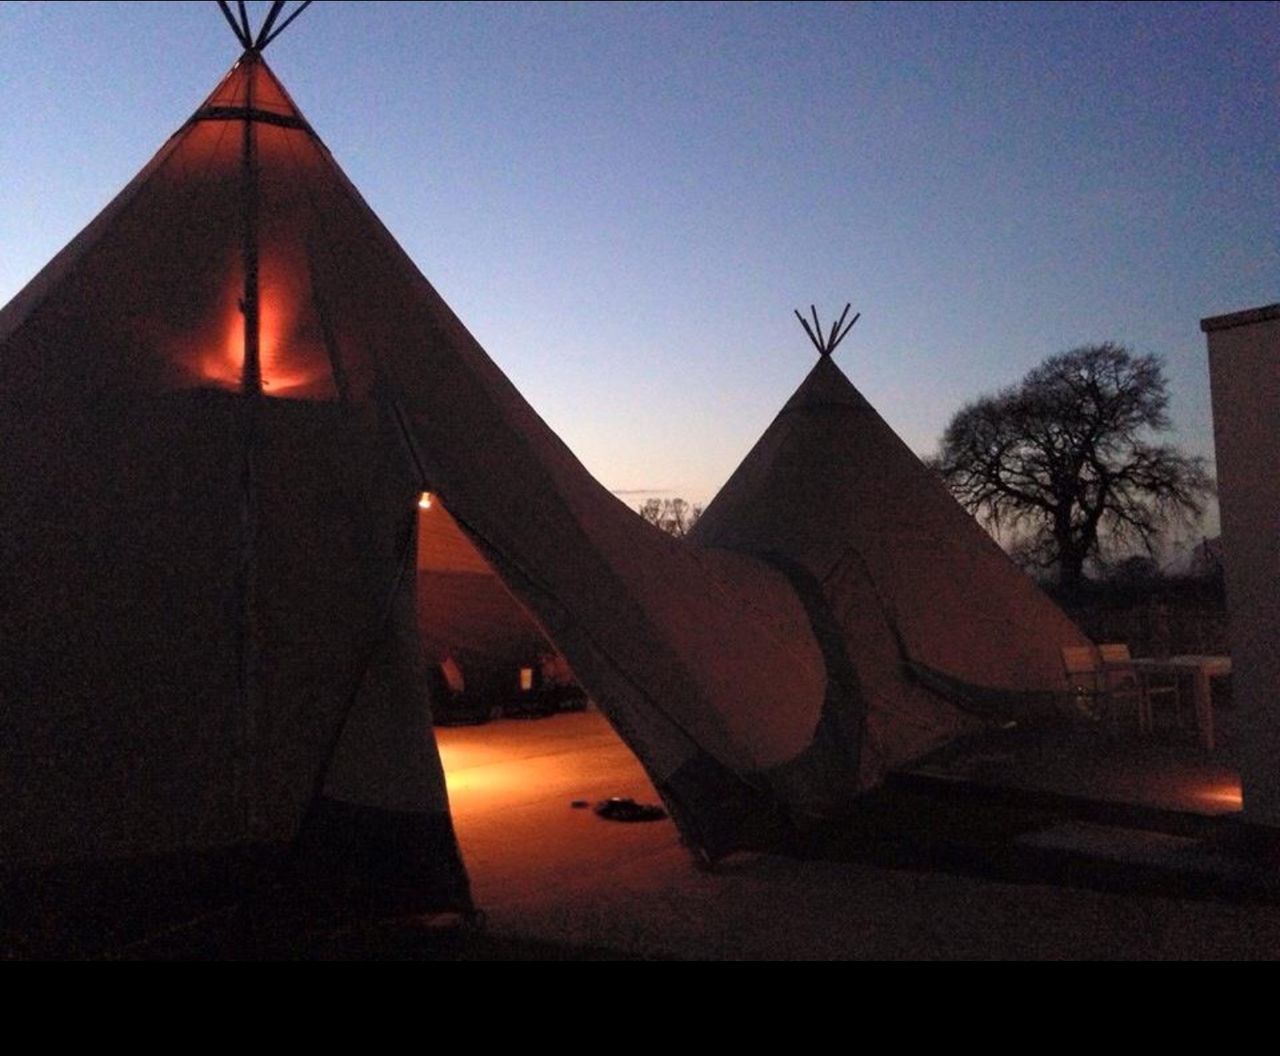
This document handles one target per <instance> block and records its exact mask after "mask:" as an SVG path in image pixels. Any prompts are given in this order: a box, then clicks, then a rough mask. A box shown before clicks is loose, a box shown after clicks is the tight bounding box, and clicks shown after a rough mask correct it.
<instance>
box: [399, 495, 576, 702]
mask: <svg viewBox="0 0 1280 1056" xmlns="http://www.w3.org/2000/svg"><path fill="white" fill-rule="evenodd" d="M417 611H418V626H419V628H420V629H421V632H422V644H423V651H424V654H425V656H424V659H425V660H426V662H427V663H428V664H436V665H439V664H442V663H443V662H445V660H446V659H452V660H453V661H454V662H455V663H456V664H457V666H458V667H459V669H460V670H461V672H462V673H463V675H464V676H465V679H466V685H467V691H468V694H469V695H470V696H471V697H472V699H473V700H474V701H475V704H474V705H473V706H474V707H478V708H479V709H480V712H478V713H477V714H476V715H472V716H471V717H482V716H483V715H484V714H487V713H488V710H489V708H491V707H502V706H505V705H509V704H511V703H513V702H515V701H516V699H517V695H518V693H519V690H520V682H519V675H520V671H521V670H522V669H525V668H529V669H531V670H532V669H536V667H537V665H538V661H539V659H540V658H541V657H542V656H543V655H544V654H547V653H551V652H554V646H553V645H552V644H551V643H550V642H549V641H548V640H547V637H546V635H545V634H543V633H542V631H541V629H540V628H539V627H538V625H537V624H536V623H534V621H533V620H532V619H531V618H530V616H529V614H528V613H527V612H526V611H525V610H524V608H523V607H522V606H521V605H520V603H519V602H518V601H517V600H516V599H515V598H514V597H512V595H511V592H510V591H509V590H507V588H506V585H505V584H504V583H503V582H502V579H501V577H500V576H498V574H497V573H496V572H494V570H493V568H492V566H491V565H490V564H489V562H488V561H486V560H485V559H484V556H483V555H482V554H481V553H480V552H479V551H478V550H477V549H476V548H475V547H474V546H473V545H472V544H471V542H470V541H469V540H468V539H467V537H466V536H465V535H464V534H463V532H462V530H461V529H460V528H459V527H458V525H457V522H456V521H454V519H453V518H452V517H451V516H450V515H449V511H448V510H446V509H445V506H444V502H443V501H442V500H441V499H440V498H439V496H436V495H431V494H429V493H428V494H424V495H423V497H422V498H421V500H420V501H419V503H418V564H417ZM434 703H435V708H436V716H437V718H439V711H440V702H438V701H437V702H434Z"/></svg>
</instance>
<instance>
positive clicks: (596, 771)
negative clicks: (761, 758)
mask: <svg viewBox="0 0 1280 1056" xmlns="http://www.w3.org/2000/svg"><path fill="white" fill-rule="evenodd" d="M439 734H440V741H441V750H442V754H443V757H444V760H445V765H446V769H447V771H448V774H449V787H450V797H451V800H452V805H453V810H454V816H455V819H456V824H457V830H458V835H459V839H460V841H461V844H462V848H463V854H464V856H465V858H466V861H467V864H468V867H469V869H470V871H471V876H472V882H473V885H474V892H475V896H476V900H477V903H478V904H479V905H480V906H481V907H482V908H483V910H484V911H485V913H486V914H487V918H488V936H489V938H490V939H491V940H492V941H495V942H499V943H511V944H513V945H512V948H516V947H518V946H519V945H520V944H526V945H527V946H528V947H529V948H530V949H544V950H545V949H554V950H561V951H566V952H568V951H571V950H574V949H581V950H593V951H597V952H599V951H604V952H605V953H606V954H607V953H614V954H617V955H620V956H640V957H677V958H837V957H872V958H893V957H927V958H947V957H983V958H985V957H1072V958H1102V957H1180V958H1187V957H1265V958H1271V957H1275V956H1277V955H1280V890H1278V889H1277V886H1276V884H1275V882H1274V881H1273V880H1272V879H1271V876H1272V870H1271V867H1270V866H1269V865H1266V864H1265V863H1261V862H1260V860H1259V859H1257V858H1256V857H1254V858H1250V859H1248V860H1247V861H1246V862H1244V863H1243V864H1242V860H1241V859H1240V858H1239V856H1238V855H1237V854H1236V853H1235V852H1234V851H1231V852H1229V853H1228V852H1227V851H1224V849H1223V847H1222V846H1221V841H1219V840H1217V839H1215V838H1214V836H1213V833H1212V832H1209V835H1208V838H1206V833H1205V831H1199V830H1197V829H1196V828H1195V825H1192V826H1191V827H1190V828H1188V827H1187V826H1186V825H1185V824H1182V822H1181V821H1180V820H1179V819H1185V818H1186V817H1187V815H1186V814H1185V811H1186V810H1187V809H1188V808H1189V809H1193V810H1195V811H1198V812H1202V813H1203V814H1204V815H1206V816H1207V815H1210V814H1212V813H1215V812H1216V813H1222V812H1223V811H1224V810H1226V811H1231V810H1233V809H1234V808H1235V807H1236V806H1237V804H1238V800H1236V799H1235V798H1234V797H1236V796H1238V786H1236V785H1234V784H1233V781H1234V777H1233V775H1232V773H1231V771H1230V768H1229V767H1226V766H1223V765H1222V764H1220V763H1216V762H1212V761H1210V760H1207V759H1206V758H1205V757H1203V756H1200V755H1199V754H1198V753H1197V752H1196V751H1195V750H1194V749H1188V748H1185V747H1182V746H1177V745H1173V746H1164V747H1160V746H1157V748H1155V749H1154V750H1149V749H1147V748H1144V749H1142V750H1141V751H1139V752H1138V753H1137V755H1138V757H1139V758H1145V759H1147V760H1148V762H1147V763H1146V764H1144V765H1145V766H1146V771H1145V772H1146V777H1145V778H1142V777H1141V776H1140V774H1139V776H1135V771H1134V768H1133V767H1132V766H1129V767H1128V769H1126V770H1124V771H1123V772H1121V771H1118V770H1117V767H1120V766H1122V765H1124V764H1125V760H1126V759H1128V760H1129V762H1130V763H1132V759H1133V757H1134V749H1133V748H1132V747H1131V746H1126V745H1124V744H1118V745H1114V744H1108V743H1107V742H1102V743H1101V749H1099V745H1098V743H1096V742H1091V743H1090V744H1085V745H1079V744H1077V745H1076V748H1075V749H1074V751H1075V754H1076V756H1077V757H1079V756H1080V755H1081V754H1082V752H1083V756H1084V757H1085V759H1086V760H1087V759H1088V758H1089V757H1090V755H1091V754H1093V755H1098V757H1097V758H1096V759H1093V760H1092V761H1089V762H1081V761H1080V758H1076V759H1075V760H1074V761H1072V760H1067V759H1065V758H1064V756H1065V755H1066V754H1070V753H1063V752H1062V751H1060V750H1059V748H1057V747H1055V746H1052V745H1047V744H1044V743H1036V744H1033V745H1031V746H1030V747H1028V745H1027V744H1026V743H1023V744H1021V745H1018V744H1009V743H1004V744H1000V745H997V746H996V747H995V748H994V749H990V748H989V749H987V750H986V751H985V754H984V752H982V751H979V752H971V753H969V754H968V755H967V756H964V755H961V756H956V757H954V758H952V759H950V760H944V761H943V762H942V763H940V764H938V765H936V766H935V767H933V768H932V771H931V772H929V773H926V774H925V775H924V776H923V777H922V778H920V779H915V778H912V779H907V780H906V781H904V782H901V783H899V784H898V785H896V786H895V787H894V788H893V789H892V790H890V792H888V793H886V794H884V795H882V796H880V797H873V798H872V799H871V800H869V805H868V807H867V808H866V812H865V814H864V815H863V817H862V820H861V822H860V823H855V824H854V825H853V826H852V829H851V833H852V834H851V835H850V833H846V834H845V838H844V839H843V840H834V841H830V842H828V843H827V844H826V845H825V846H818V847H816V848H815V850H814V852H813V854H814V857H811V858H809V859H808V860H798V859H794V858H785V857H780V856H768V855H761V856H751V857H745V856H744V857H742V858H741V859H740V860H735V861H731V862H729V863H727V864H726V865H724V866H723V867H721V868H720V869H718V870H717V871H715V872H707V871H703V870H701V869H699V868H697V867H696V866H695V865H694V863H693V860H692V858H691V857H690V856H689V855H688V854H687V853H686V852H685V851H684V849H683V848H681V846H680V845H679V841H678V838H677V835H676V832H675V829H674V826H673V825H672V824H671V823H670V822H667V821H664V822H657V823H651V824H629V825H628V824H619V823H611V822H607V821H603V820H601V819H599V818H597V817H595V815H594V814H593V813H591V812H590V811H589V810H581V809H574V808H573V807H572V805H571V804H572V803H573V801H575V800H585V801H588V802H590V803H592V804H594V803H595V802H596V801H598V800H600V799H603V798H605V797H607V796H611V795H624V796H633V797H635V798H636V799H638V800H646V801H656V796H655V795H654V793H653V791H652V789H651V787H650V786H649V784H648V782H647V780H646V778H645V775H644V773H643V771H642V770H641V769H640V767H639V765H638V764H637V763H636V761H635V760H634V758H633V757H632V756H631V755H630V753H629V752H628V751H627V749H626V748H625V747H624V746H623V745H622V744H621V742H620V741H618V740H617V738H616V737H615V735H614V734H613V733H612V731H611V730H610V729H609V727H608V726H607V724H606V723H605V722H604V721H603V719H602V718H601V717H600V716H599V715H597V714H594V713H587V714H581V715H567V716H559V717H556V718H554V719H548V720H542V721H536V722H519V721H505V722H498V723H492V724H490V725H488V726H483V727H474V728H466V729H452V730H441V731H439ZM1099 750H1100V751H1101V754H1098V753H1099ZM1037 757H1038V758H1039V760H1040V763H1041V764H1042V765H1040V766H1036V765H1035V760H1036V758H1037ZM1028 760H1030V761H1028ZM1141 769H1142V768H1141V767H1139V771H1141ZM1020 770H1030V771H1036V772H1038V773H1039V774H1040V778H1039V780H1040V786H1041V787H1039V788H1038V789H1037V790H1036V795H1034V796H1032V797H1031V798H1030V799H1029V800H1025V799H1019V798H1018V797H1014V800H1013V801H1012V802H1011V801H1010V800H1009V799H1008V798H1007V797H1005V796H1004V795H1003V794H1002V793H999V792H996V793H992V792H991V791H990V789H991V788H992V786H993V785H997V786H998V785H999V783H1000V781H1001V780H1002V779H1007V780H1010V781H1013V780H1015V779H1016V778H1017V776H1018V774H1019V771H1020ZM975 775H976V776H979V777H981V778H982V779H983V780H982V782H981V784H980V785H979V786H977V787H978V788H979V789H980V790H981V791H982V794H981V795H977V796H975V795H974V794H973V788H974V787H975V786H973V785H971V784H966V783H963V782H961V781H959V780H958V778H965V779H967V780H969V781H972V779H973V778H974V777H975ZM1045 775H1049V776H1045ZM1053 775H1057V776H1056V777H1054V776H1053ZM913 782H914V784H913ZM946 782H952V784H951V785H948V784H946ZM1072 782H1075V784H1074V786H1073V785H1072ZM1064 783H1065V784H1064ZM1081 793H1082V794H1084V795H1086V796H1087V797H1089V800H1090V801H1091V802H1096V801H1097V800H1098V799H1102V800H1106V799H1107V798H1110V799H1112V800H1113V801H1114V802H1117V803H1134V802H1136V803H1138V804H1139V807H1138V809H1137V810H1136V811H1135V810H1131V809H1128V808H1125V809H1121V810H1120V811H1119V812H1118V813H1117V812H1116V811H1112V812H1111V813H1110V814H1108V813H1106V812H1105V811H1104V812H1103V813H1102V814H1101V815H1099V814H1097V813H1096V812H1095V813H1090V811H1089V810H1087V809H1086V810H1081V809H1077V807H1078V804H1075V803H1074V801H1073V800H1071V799H1070V796H1072V795H1077V794H1081ZM983 796H986V797H987V798H985V799H984V798H983ZM993 797H994V798H993ZM1166 808H1174V809H1173V810H1168V809H1166ZM1170 819H1174V821H1175V824H1169V821H1170ZM1193 821H1196V824H1201V825H1206V826H1210V827H1212V826H1213V825H1214V824H1217V823H1216V822H1213V821H1212V820H1211V819H1210V820H1197V819H1195V818H1193ZM882 822H883V824H881V823H882ZM888 832H893V833H895V835H893V836H886V835H885V834H886V833H888ZM904 833H905V835H904Z"/></svg>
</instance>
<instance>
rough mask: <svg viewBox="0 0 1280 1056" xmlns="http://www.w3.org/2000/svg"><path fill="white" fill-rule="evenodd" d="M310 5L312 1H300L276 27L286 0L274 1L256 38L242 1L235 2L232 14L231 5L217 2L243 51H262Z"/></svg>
mask: <svg viewBox="0 0 1280 1056" xmlns="http://www.w3.org/2000/svg"><path fill="white" fill-rule="evenodd" d="M311 3H312V0H302V3H300V4H299V5H298V6H297V7H296V8H294V9H293V11H291V12H290V13H289V16H288V17H287V18H286V19H285V20H284V21H283V22H281V23H280V25H279V27H277V26H276V21H277V20H278V19H279V18H280V15H281V14H283V13H284V9H285V8H286V7H287V6H288V4H287V3H286V0H275V2H274V3H272V5H271V10H270V11H268V12H267V17H266V18H265V19H263V21H262V26H261V28H260V29H259V30H258V33H257V35H256V36H255V35H254V32H253V29H252V27H251V25H250V23H249V10H248V8H247V7H246V5H245V2H244V0H237V3H236V7H237V11H236V12H235V13H233V12H232V10H231V5H230V4H229V3H228V2H227V0H218V7H219V9H220V10H221V11H222V15H223V17H224V18H225V19H226V20H227V25H229V26H230V27H231V32H232V33H234V34H235V35H236V40H238V41H239V42H240V46H241V47H243V48H244V49H245V51H262V49H263V48H265V47H266V46H267V45H268V44H270V43H271V42H272V41H273V40H275V39H276V37H278V36H280V34H281V33H283V32H284V31H285V30H286V29H288V28H289V26H290V24H291V23H292V22H293V20H294V19H296V18H297V17H298V16H299V15H300V14H302V12H303V11H305V10H306V9H307V8H308V7H310V6H311Z"/></svg>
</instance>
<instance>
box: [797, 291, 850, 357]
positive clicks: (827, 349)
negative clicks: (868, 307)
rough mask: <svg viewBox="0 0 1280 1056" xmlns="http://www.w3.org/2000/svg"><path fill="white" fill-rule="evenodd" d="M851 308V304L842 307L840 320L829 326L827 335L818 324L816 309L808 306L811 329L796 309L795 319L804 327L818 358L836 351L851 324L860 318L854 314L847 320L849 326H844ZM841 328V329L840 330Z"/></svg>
mask: <svg viewBox="0 0 1280 1056" xmlns="http://www.w3.org/2000/svg"><path fill="white" fill-rule="evenodd" d="M852 307H853V305H852V304H846V305H845V306H844V311H843V312H841V313H840V318H839V319H837V320H836V321H835V322H834V323H833V324H832V325H831V332H830V333H829V334H823V332H822V324H821V323H819V322H818V309H817V308H816V307H814V306H813V305H812V304H811V305H809V312H810V313H811V314H812V315H813V328H812V329H810V328H809V322H808V320H807V319H805V317H804V316H803V315H801V314H800V310H799V309H798V308H797V309H796V318H797V319H799V320H800V325H801V326H803V327H804V332H805V333H806V334H808V335H809V340H810V341H812V342H813V347H814V348H816V349H817V350H818V355H819V356H822V357H823V358H824V359H825V358H826V357H827V356H829V355H831V353H832V352H834V351H835V350H836V346H837V345H838V344H840V342H841V341H843V340H844V339H845V335H846V334H848V333H849V331H850V330H852V329H853V324H854V323H856V322H857V321H858V320H859V319H861V318H862V313H861V312H855V313H854V316H853V318H852V319H850V320H849V325H848V326H845V322H844V321H845V318H846V317H847V316H848V314H849V309H850V308H852ZM842 327H843V329H841V328H842Z"/></svg>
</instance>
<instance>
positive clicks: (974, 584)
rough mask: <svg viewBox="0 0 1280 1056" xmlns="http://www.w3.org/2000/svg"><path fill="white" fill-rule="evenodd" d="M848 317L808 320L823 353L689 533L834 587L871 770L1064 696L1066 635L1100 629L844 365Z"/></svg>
mask: <svg viewBox="0 0 1280 1056" xmlns="http://www.w3.org/2000/svg"><path fill="white" fill-rule="evenodd" d="M847 312H848V308H847V307H846V314H847ZM797 314H798V313H797ZM844 318H845V317H844V316H842V317H841V319H840V323H837V325H836V326H835V327H833V328H832V330H831V332H830V335H828V336H827V337H826V338H824V337H822V336H821V335H822V332H821V330H820V329H818V330H817V331H816V332H814V331H811V332H810V337H811V338H813V339H814V343H815V344H816V345H817V346H818V350H819V358H818V362H817V363H816V364H815V365H814V367H813V369H812V370H811V371H810V372H809V375H808V377H806V378H805V380H804V381H803V383H802V384H801V385H800V387H799V388H798V389H797V390H796V392H795V394H794V395H793V396H792V397H791V399H790V400H789V401H788V402H787V403H786V405H785V406H784V407H783V408H782V411H781V412H780V413H779V414H778V417H777V418H776V419H775V420H774V422H773V424H772V425H770V426H769V428H768V429H767V430H766V431H765V433H764V435H763V436H761V438H760V440H759V441H758V442H757V443H756V445H755V447H754V448H753V449H752V450H751V452H750V453H749V454H748V455H747V457H746V458H745V459H744V460H743V462H742V464H741V465H740V466H739V467H738V469H737V470H736V471H735V472H734V473H733V475H732V476H731V477H730V478H729V481H728V482H727V483H726V484H725V486H724V487H723V488H722V489H721V491H720V492H719V494H717V495H716V497H715V498H714V499H713V500H712V502H711V503H710V504H709V505H708V507H707V509H706V510H705V511H704V512H703V515H702V517H701V518H700V519H699V521H698V523H697V525H695V527H694V530H693V532H692V533H691V536H690V538H691V540H692V541H693V542H695V543H697V544H698V545H700V546H708V547H721V548H724V549H727V550H732V551H734V552H738V553H743V554H753V555H756V556H758V557H760V558H761V559H763V560H765V561H767V562H770V563H773V564H774V565H776V566H777V567H779V568H781V569H784V570H785V569H790V570H791V574H792V575H793V576H795V577H796V578H797V579H798V580H803V581H806V582H808V583H809V584H810V589H811V590H812V591H813V592H814V593H815V594H816V595H818V596H819V597H820V598H821V600H822V604H823V605H824V607H825V610H826V612H827V614H828V626H829V629H830V633H831V635H832V637H833V639H834V640H835V641H836V642H837V643H838V644H839V647H840V648H841V649H842V650H843V652H844V655H845V656H846V657H847V660H848V663H849V665H850V669H851V670H852V671H853V672H854V673H855V676H856V681H857V684H858V689H859V694H858V696H859V701H860V726H861V728H862V730H863V741H862V743H861V759H860V762H859V769H860V773H861V783H862V784H864V785H869V784H872V783H874V782H875V781H876V780H878V779H879V778H880V777H882V776H883V774H884V773H885V772H886V771H887V770H889V769H892V768H893V767H895V766H898V765H901V764H902V763H904V762H906V761H908V760H910V759H913V758H915V757H918V756H920V755H922V754H924V753H925V752H927V751H928V750H930V749H932V748H934V747H937V746H938V745H940V744H942V743H944V742H945V741H947V740H949V739H950V738H952V737H954V736H955V735H957V734H958V733H961V732H963V731H965V730H966V729H971V728H972V727H973V725H974V722H975V718H976V717H977V716H982V715H984V714H991V715H1003V716H1006V717H1018V716H1026V715H1028V714H1031V713H1034V712H1037V711H1045V710H1051V709H1053V708H1054V707H1055V703H1056V702H1057V701H1058V698H1059V697H1060V694H1061V691H1062V690H1063V689H1064V688H1065V687H1064V684H1063V677H1064V676H1063V667H1062V659H1061V649H1062V647H1063V646H1068V645H1085V644H1087V640H1086V639H1085V638H1084V636H1083V635H1082V634H1081V633H1080V631H1079V630H1078V629H1077V628H1076V627H1075V625H1074V624H1073V623H1072V622H1071V621H1070V619H1068V618H1067V616H1066V615H1065V614H1063V613H1062V611H1061V610H1060V609H1058V607H1057V606H1056V605H1054V604H1053V602H1052V601H1050V600H1049V598H1048V597H1046V596H1045V595H1044V594H1043V593H1042V592H1041V591H1040V590H1039V588H1037V587H1036V585H1035V584H1034V583H1032V581H1031V580H1030V579H1029V578H1028V577H1027V576H1026V575H1025V574H1024V573H1023V572H1022V571H1021V570H1019V569H1018V568H1017V567H1016V566H1015V565H1014V564H1013V562H1012V561H1010V560H1009V558H1008V557H1007V556H1006V555H1005V554H1004V552H1003V551H1002V550H1001V549H1000V548H999V547H998V546H997V545H996V544H995V542H994V541H993V540H992V539H991V537H990V536H989V535H988V534H987V533H986V532H985V531H983V530H982V528H981V527H980V526H979V525H978V524H977V522H976V521H974V519H973V518H972V517H971V516H970V515H969V514H968V513H966V512H965V511H964V510H963V509H962V508H961V507H960V505H959V504H958V503H957V502H956V501H955V500H954V499H953V498H952V497H951V496H950V494H948V493H947V491H946V489H945V488H944V487H943V485H942V483H941V481H940V480H938V479H937V478H936V477H935V475H934V474H933V473H931V472H930V471H929V469H928V468H927V467H926V466H925V465H924V464H923V463H921V461H920V460H919V459H918V458H917V457H916V456H915V455H914V454H913V453H912V452H911V450H910V449H909V448H908V447H907V446H906V444H904V443H903V442H902V441H901V440H900V439H899V438H898V436H897V435H896V434H895V433H894V432H893V430H892V429H891V428H890V427H889V426H888V424H887V423H886V422H885V421H884V419H882V418H881V417H880V415H879V414H877V413H876V411H875V409H874V408H873V407H872V406H871V405H870V404H869V403H868V402H867V401H866V399H865V398H864V397H863V396H862V394H861V393H859V392H858V390H857V389H855V388H854V387H853V385H852V384H851V383H850V382H849V380H848V379H847V378H846V377H845V376H844V374H843V373H842V372H841V370H840V368H839V367H837V366H836V365H835V362H834V361H833V359H832V358H831V352H832V351H833V350H834V346H835V345H836V344H838V343H839V341H840V339H841V338H842V337H843V335H844V333H847V332H848V329H847V327H846V328H845V329H844V330H843V332H841V329H840V324H842V323H843V322H844ZM856 318H857V317H856V316H855V320H854V321H856ZM814 321H815V326H816V324H817V319H816V315H815V319H814ZM801 322H802V323H804V322H805V320H804V319H803V318H801ZM848 326H852V322H851V323H849V324H848ZM805 329H806V330H809V329H810V328H809V327H808V325H807V324H806V326H805Z"/></svg>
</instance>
